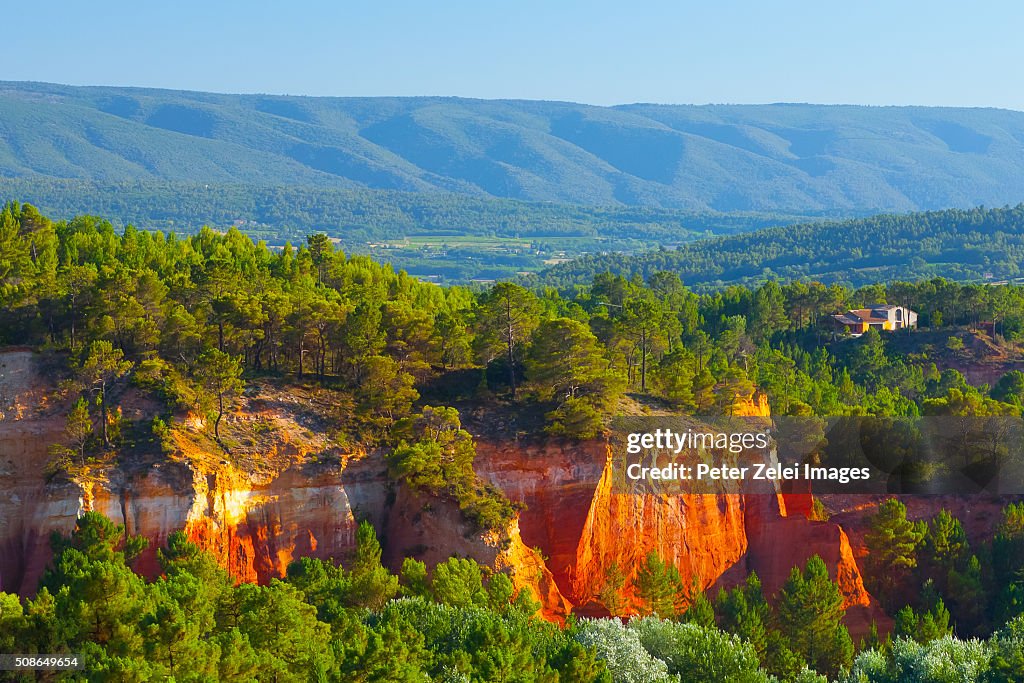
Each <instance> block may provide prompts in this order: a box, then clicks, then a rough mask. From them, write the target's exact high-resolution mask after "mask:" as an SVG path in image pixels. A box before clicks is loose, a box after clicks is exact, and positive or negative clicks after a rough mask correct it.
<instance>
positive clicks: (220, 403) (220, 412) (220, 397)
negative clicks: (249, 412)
mask: <svg viewBox="0 0 1024 683" xmlns="http://www.w3.org/2000/svg"><path fill="white" fill-rule="evenodd" d="M223 416H224V394H217V420H216V422H214V423H213V435H214V436H215V437H216V438H217V441H220V418H221V417H223Z"/></svg>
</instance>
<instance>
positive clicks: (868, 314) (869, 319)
mask: <svg viewBox="0 0 1024 683" xmlns="http://www.w3.org/2000/svg"><path fill="white" fill-rule="evenodd" d="M850 313H851V314H852V315H855V316H857V317H858V318H860V319H861V321H862V322H866V323H887V322H889V319H888V318H876V317H874V315H872V314H873V313H874V311H873V310H872V309H870V308H858V309H857V310H855V311H850Z"/></svg>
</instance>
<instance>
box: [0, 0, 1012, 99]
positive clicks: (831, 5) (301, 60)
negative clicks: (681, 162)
mask: <svg viewBox="0 0 1024 683" xmlns="http://www.w3.org/2000/svg"><path fill="white" fill-rule="evenodd" d="M283 7H288V9H287V10H285V9H282V8H283ZM1021 26H1024V3H1019V2H983V1H982V2H976V3H965V2H947V1H945V0H931V1H930V2H919V1H917V0H913V1H911V0H887V1H885V2H875V1H872V0H867V1H863V0H862V1H860V2H840V1H838V0H816V1H813V2H812V1H807V2H795V1H792V0H775V1H772V2H768V1H765V0H750V1H739V0H734V1H730V0H717V1H716V0H708V1H707V2H700V3H698V2H686V1H682V0H680V1H676V2H641V1H639V0H638V1H636V2H604V1H603V0H587V1H579V0H564V1H559V0H546V1H543V2H538V1H534V0H516V1H515V2H508V1H505V0H472V1H464V0H457V1H451V0H434V2H426V1H421V2H412V1H402V2H399V1H389V0H366V1H357V2H347V1H344V0H337V1H335V2H290V3H284V2H261V1H259V0H250V1H248V2H235V1H222V0H204V1H203V2H195V1H193V0H175V1H171V2H148V1H140V0H133V1H132V2H125V1H123V0H116V1H104V0H99V1H98V2H80V1H78V0H63V1H58V2H46V1H45V0H36V1H35V2H31V1H30V2H17V3H9V4H8V6H7V7H5V8H4V31H3V39H2V40H0V79H4V80H37V81H50V82H57V83H70V84H77V85H99V84H102V85H138V86H152V87H164V88H181V89H189V90H210V91H217V92H264V93H278V94H293V95H340V96H347V95H460V96H465V97H483V98H528V99H556V100H571V101H577V102H588V103H593V104H617V103H627V102H666V103H707V102H734V103H741V102H743V103H745V102H824V103H838V102H843V103H855V104H924V105H965V106H994V107H1006V108H1012V109H1022V110H1024V87H1022V86H1024V76H1022V73H1024V70H1022V65H1024V40H1021V39H1020V29H1021Z"/></svg>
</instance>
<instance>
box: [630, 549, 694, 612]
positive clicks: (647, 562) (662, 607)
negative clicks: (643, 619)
mask: <svg viewBox="0 0 1024 683" xmlns="http://www.w3.org/2000/svg"><path fill="white" fill-rule="evenodd" d="M636 589H637V594H638V595H639V596H640V599H641V600H643V601H644V603H646V609H647V613H648V614H656V615H657V616H659V617H662V618H668V617H674V616H676V615H677V614H679V611H680V607H681V603H682V599H683V590H684V589H683V580H682V577H680V576H679V570H678V569H676V568H675V566H674V565H672V564H671V563H668V562H665V561H664V560H662V559H661V557H660V556H659V555H658V553H657V552H656V551H654V550H652V551H651V552H649V553H648V554H647V557H646V558H645V559H644V563H643V564H642V565H641V567H640V571H638V572H637V575H636Z"/></svg>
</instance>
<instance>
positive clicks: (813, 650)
mask: <svg viewBox="0 0 1024 683" xmlns="http://www.w3.org/2000/svg"><path fill="white" fill-rule="evenodd" d="M775 609H776V627H777V628H778V629H779V631H780V632H781V633H782V635H783V636H784V637H785V640H786V642H787V644H788V647H789V649H791V650H792V651H793V652H794V653H796V654H797V655H799V656H800V657H802V658H803V659H804V661H806V663H807V664H808V665H809V666H810V667H811V668H813V669H815V670H816V671H818V672H821V673H825V674H828V675H829V676H834V675H836V674H837V673H838V672H839V669H840V668H842V667H849V666H850V663H851V661H852V659H853V641H852V640H851V639H850V634H849V632H848V631H847V630H846V627H845V626H843V623H842V619H843V616H844V614H845V610H844V609H843V594H842V593H841V592H840V590H839V586H838V585H837V584H836V583H835V582H833V581H832V580H831V579H830V578H829V576H828V567H826V566H825V562H824V561H823V560H822V559H821V558H820V557H819V556H817V555H815V556H814V557H812V558H811V559H809V560H808V561H807V566H806V567H805V568H804V570H803V572H801V571H800V569H799V568H798V567H794V568H793V571H792V572H791V573H790V575H789V579H787V580H786V583H785V584H784V585H783V587H782V590H781V591H779V596H778V600H777V603H776V606H775Z"/></svg>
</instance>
